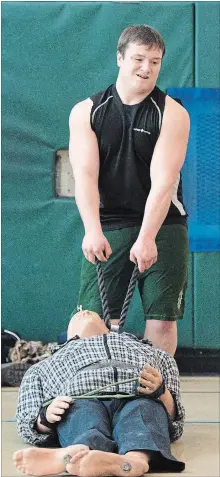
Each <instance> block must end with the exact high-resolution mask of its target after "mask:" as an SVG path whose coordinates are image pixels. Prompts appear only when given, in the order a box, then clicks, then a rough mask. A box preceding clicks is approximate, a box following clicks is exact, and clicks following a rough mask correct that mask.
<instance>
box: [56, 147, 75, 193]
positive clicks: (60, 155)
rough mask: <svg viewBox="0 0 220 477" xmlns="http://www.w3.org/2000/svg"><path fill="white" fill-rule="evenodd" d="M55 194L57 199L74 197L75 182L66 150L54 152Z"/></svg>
mask: <svg viewBox="0 0 220 477" xmlns="http://www.w3.org/2000/svg"><path fill="white" fill-rule="evenodd" d="M55 192H56V196H57V197H74V196H75V181H74V176H73V170H72V166H71V163H70V160H69V151H68V149H59V150H57V151H56V163H55Z"/></svg>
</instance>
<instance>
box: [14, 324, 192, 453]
mask: <svg viewBox="0 0 220 477" xmlns="http://www.w3.org/2000/svg"><path fill="white" fill-rule="evenodd" d="M108 360H114V361H117V362H121V363H123V364H124V367H121V366H119V365H118V366H117V365H116V366H115V365H114V367H113V366H111V365H108V364H106V366H104V367H103V365H102V367H101V366H100V367H99V365H98V367H95V369H92V368H91V365H94V364H96V365H97V363H101V362H103V361H104V362H106V361H108ZM145 364H149V365H150V366H153V367H154V368H156V369H157V370H158V371H159V372H160V373H161V375H162V377H163V379H164V382H165V385H166V387H167V389H168V390H169V391H170V393H171V394H172V396H173V399H174V401H175V404H176V417H175V421H172V422H171V424H170V426H169V427H170V438H171V441H174V440H176V439H178V438H179V437H180V436H181V435H182V432H183V423H184V417H185V412H184V408H183V406H182V404H181V400H180V380H179V372H178V368H177V365H176V362H175V360H174V358H172V357H171V356H170V355H169V354H168V353H166V352H165V351H162V350H160V349H157V348H153V347H152V346H151V345H150V344H149V342H147V343H146V342H142V341H141V340H139V339H138V338H136V337H135V336H133V335H131V334H129V333H121V334H117V333H114V332H113V333H109V334H105V335H101V336H94V337H91V338H83V339H78V340H70V341H68V342H67V343H66V344H65V345H63V346H62V347H60V349H59V351H57V352H56V353H55V354H53V355H52V356H51V357H49V358H46V359H45V360H44V361H41V362H40V363H37V364H35V365H33V366H32V367H31V368H30V369H29V370H28V371H27V372H26V374H25V376H24V378H23V380H22V383H21V386H20V391H19V398H18V407H17V412H16V418H17V427H18V433H19V435H20V437H21V438H22V439H24V441H25V442H27V443H29V444H34V445H41V446H42V445H43V446H46V445H50V441H51V437H55V436H56V432H55V431H54V432H51V433H50V434H43V433H40V432H39V431H37V429H36V421H37V417H38V414H39V410H40V408H41V406H42V404H43V403H45V401H48V400H50V399H53V398H55V397H57V396H74V395H75V396H77V395H82V394H86V393H88V392H91V391H94V390H95V389H97V388H99V387H102V386H105V385H109V384H110V383H115V382H116V381H117V382H119V381H123V380H126V379H131V378H134V377H135V376H138V374H139V373H140V371H141V369H142V368H143V367H144V365H145ZM116 372H117V378H116ZM135 387H137V382H128V383H124V384H117V385H115V386H114V387H112V386H110V385H109V386H108V387H107V388H106V389H105V393H112V392H115V393H127V394H133V393H134V392H135ZM96 394H97V393H96ZM100 394H101V393H100ZM58 425H59V424H58ZM51 434H53V435H51ZM54 434H55V436H54Z"/></svg>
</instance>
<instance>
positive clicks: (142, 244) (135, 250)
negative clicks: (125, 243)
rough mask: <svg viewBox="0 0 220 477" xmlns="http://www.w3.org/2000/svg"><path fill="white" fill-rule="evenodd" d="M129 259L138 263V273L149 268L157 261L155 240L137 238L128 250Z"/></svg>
mask: <svg viewBox="0 0 220 477" xmlns="http://www.w3.org/2000/svg"><path fill="white" fill-rule="evenodd" d="M130 260H131V262H134V263H135V264H137V265H138V269H139V271H140V273H143V272H144V271H145V270H147V269H148V268H150V267H151V266H152V265H153V264H154V263H155V262H156V261H157V246H156V243H155V240H153V239H151V238H149V237H146V238H137V240H136V242H135V243H134V245H133V247H132V248H131V250H130Z"/></svg>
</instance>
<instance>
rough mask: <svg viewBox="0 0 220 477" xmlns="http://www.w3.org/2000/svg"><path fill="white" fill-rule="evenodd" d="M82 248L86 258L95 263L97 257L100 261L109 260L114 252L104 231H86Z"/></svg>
mask: <svg viewBox="0 0 220 477" xmlns="http://www.w3.org/2000/svg"><path fill="white" fill-rule="evenodd" d="M82 250H83V253H84V255H85V257H86V259H87V260H88V261H89V262H91V263H95V259H96V258H97V259H98V260H100V262H107V260H108V259H109V257H110V255H111V254H112V249H111V247H110V244H109V242H108V240H107V239H106V237H105V236H104V234H103V232H102V231H100V232H97V231H92V232H86V233H85V236H84V239H83V242H82Z"/></svg>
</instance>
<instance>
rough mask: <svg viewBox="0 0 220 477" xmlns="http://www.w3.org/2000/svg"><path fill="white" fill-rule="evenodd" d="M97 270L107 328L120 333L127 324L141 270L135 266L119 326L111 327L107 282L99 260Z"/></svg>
mask: <svg viewBox="0 0 220 477" xmlns="http://www.w3.org/2000/svg"><path fill="white" fill-rule="evenodd" d="M96 268H97V275H98V286H99V292H100V298H101V303H102V310H103V319H104V321H105V324H106V326H107V328H109V329H111V331H119V328H122V327H123V326H124V324H125V320H126V316H127V311H128V307H129V305H130V302H131V299H132V296H133V293H134V289H135V286H136V282H137V279H138V277H139V270H138V266H137V265H135V267H134V270H133V273H132V276H131V279H130V282H129V285H128V291H127V293H126V296H125V301H124V303H123V306H122V310H121V315H120V319H119V324H118V325H111V324H110V318H111V317H110V313H109V306H108V300H107V294H106V289H105V281H104V275H103V271H102V266H101V262H100V261H99V260H96Z"/></svg>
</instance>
